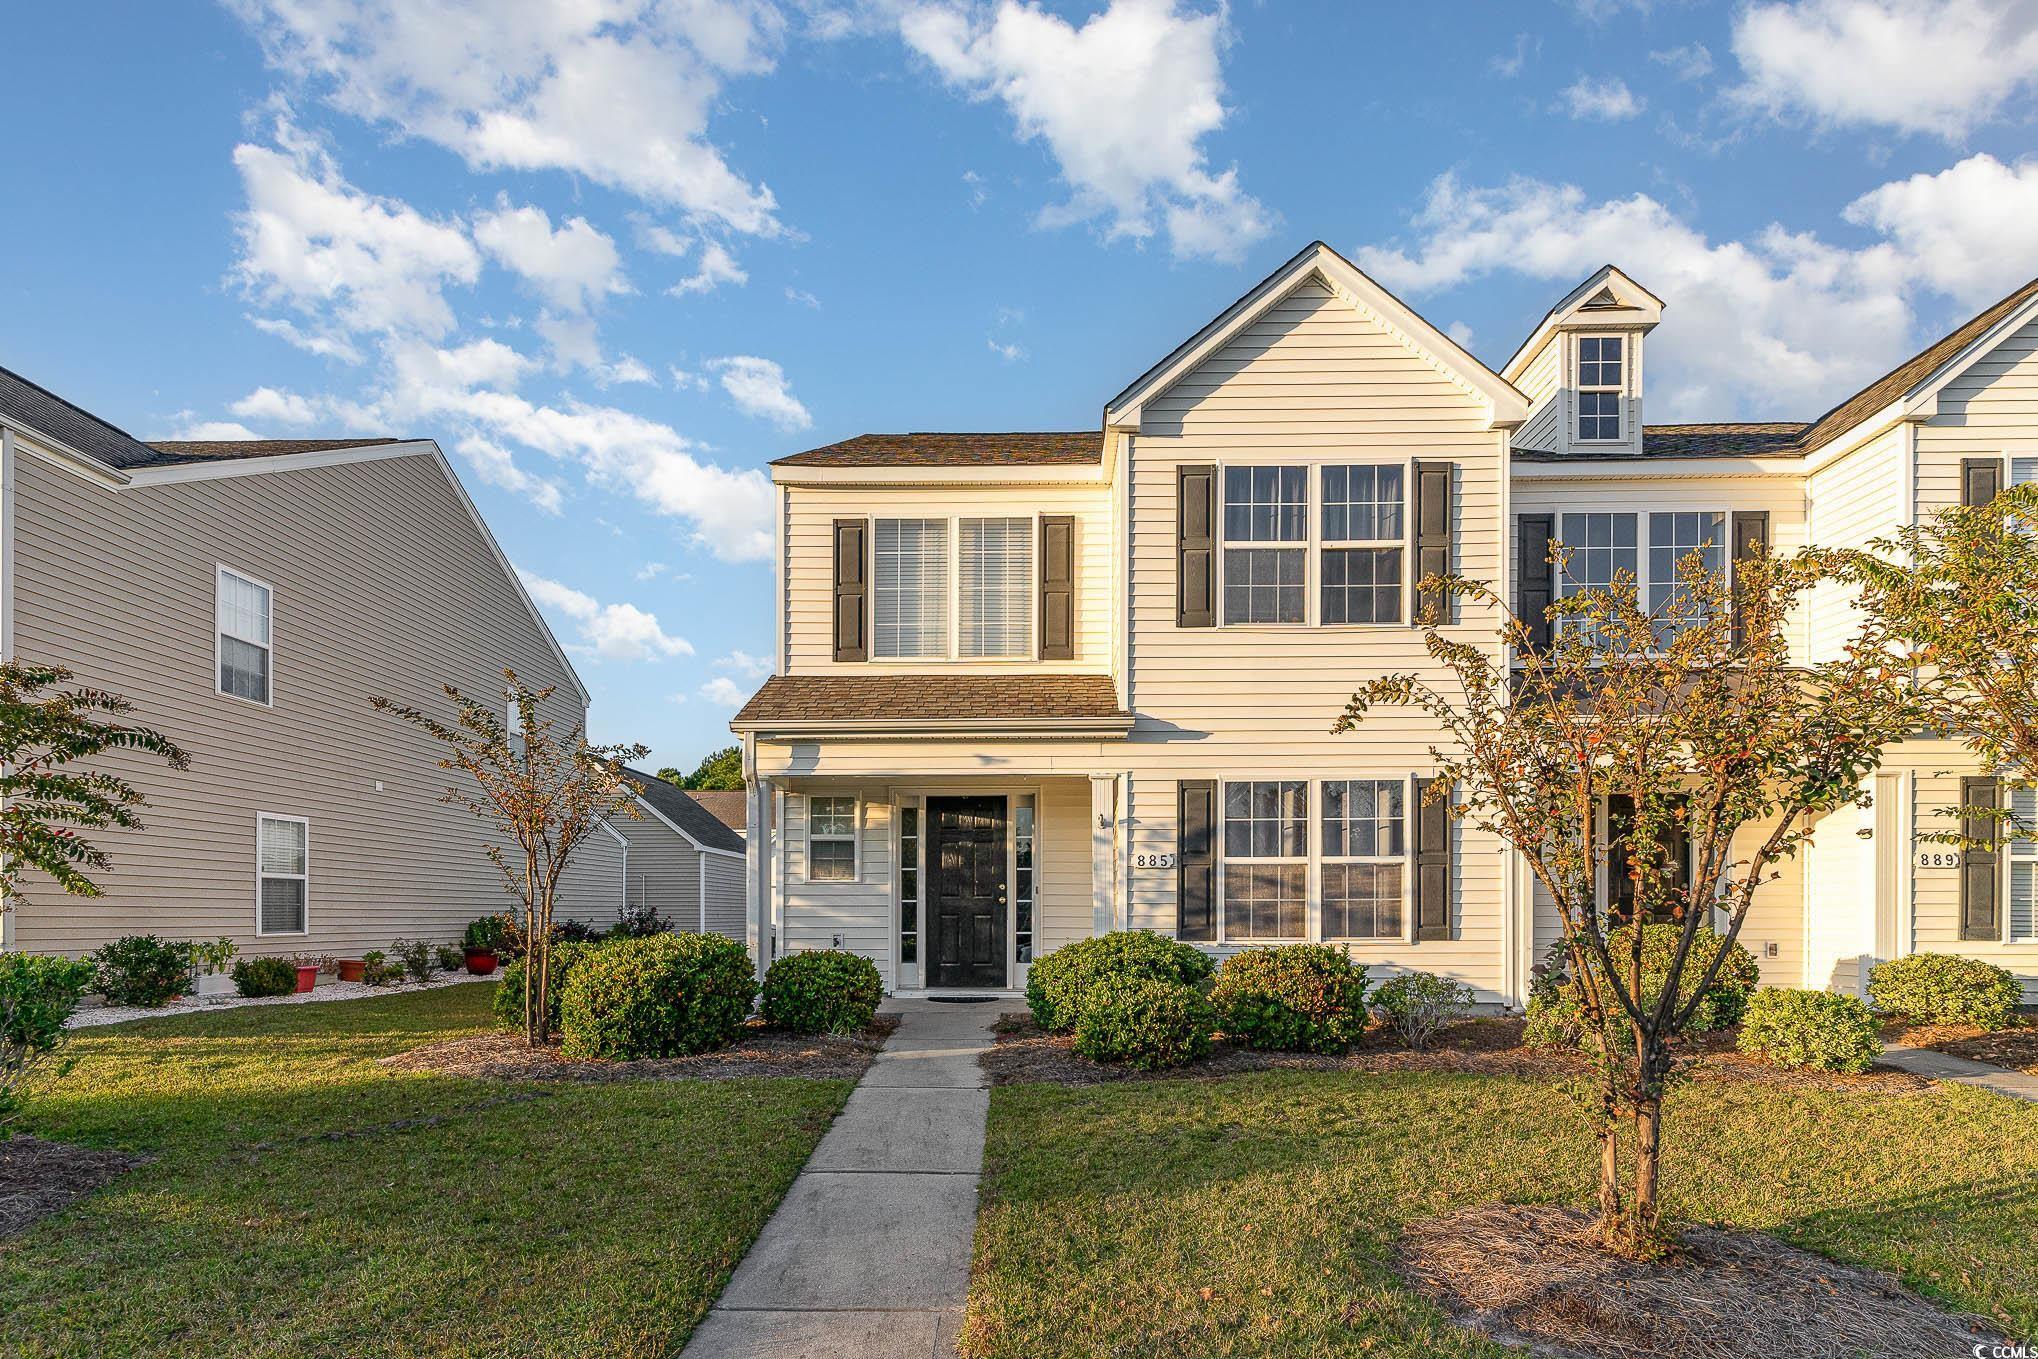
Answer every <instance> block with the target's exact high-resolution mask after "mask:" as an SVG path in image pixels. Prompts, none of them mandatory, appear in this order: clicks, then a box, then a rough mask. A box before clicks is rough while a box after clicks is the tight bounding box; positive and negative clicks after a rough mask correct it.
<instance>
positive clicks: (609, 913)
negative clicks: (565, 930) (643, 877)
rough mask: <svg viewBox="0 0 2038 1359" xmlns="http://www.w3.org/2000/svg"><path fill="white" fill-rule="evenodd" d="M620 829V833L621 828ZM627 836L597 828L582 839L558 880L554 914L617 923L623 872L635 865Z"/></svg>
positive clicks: (599, 925)
mask: <svg viewBox="0 0 2038 1359" xmlns="http://www.w3.org/2000/svg"><path fill="white" fill-rule="evenodd" d="M617 830H618V834H620V833H621V828H620V827H618V828H617ZM627 838H628V837H625V839H624V840H618V839H617V838H616V837H615V836H614V835H611V834H609V833H608V832H607V831H596V832H595V833H594V834H593V835H590V836H588V837H587V838H586V839H585V840H583V841H581V842H580V844H579V845H578V846H577V847H576V848H575V849H574V851H573V857H572V859H571V860H569V861H568V863H567V866H566V873H565V875H564V876H563V877H562V878H561V879H560V880H559V899H558V902H557V904H556V905H555V906H554V908H553V912H554V914H555V915H557V916H558V917H560V918H562V919H569V920H578V921H582V922H584V923H586V924H589V925H593V926H594V927H596V928H597V929H607V928H608V927H609V926H611V925H613V924H615V923H616V921H617V919H618V918H620V917H621V915H622V912H623V889H624V874H625V872H626V870H628V869H629V868H631V867H633V866H634V865H632V863H631V862H630V860H631V857H632V856H631V853H630V847H629V845H628V844H627V843H626V840H627ZM503 901H504V904H505V905H513V904H514V903H512V902H511V901H510V899H509V898H508V897H505V898H504V899H503Z"/></svg>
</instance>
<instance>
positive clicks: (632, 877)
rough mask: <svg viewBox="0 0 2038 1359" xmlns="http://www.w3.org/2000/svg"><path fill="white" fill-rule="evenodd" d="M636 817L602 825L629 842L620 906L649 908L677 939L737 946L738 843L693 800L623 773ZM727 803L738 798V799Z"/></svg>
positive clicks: (654, 780)
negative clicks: (722, 938)
mask: <svg viewBox="0 0 2038 1359" xmlns="http://www.w3.org/2000/svg"><path fill="white" fill-rule="evenodd" d="M623 776H624V777H625V778H626V779H628V780H629V782H630V785H631V787H632V788H633V789H634V790H635V793H636V799H637V811H638V815H637V816H636V817H635V818H634V819H633V818H630V817H627V816H618V817H615V818H613V819H612V820H611V821H610V822H609V824H610V825H611V826H613V827H614V828H615V829H616V831H617V833H619V834H620V835H622V836H623V838H624V839H626V840H628V841H629V854H628V858H627V861H626V863H625V864H624V868H623V881H624V883H625V884H626V886H625V897H624V899H625V901H626V902H627V903H628V905H629V906H630V907H631V908H633V909H635V910H638V911H642V910H644V909H646V908H650V909H652V910H655V911H657V912H658V918H659V919H660V920H662V921H664V922H665V924H666V925H667V926H669V927H670V928H672V929H675V930H679V931H680V932H682V933H685V934H726V935H728V936H729V937H730V938H731V939H736V940H742V939H743V938H744V907H745V903H744V896H743V893H744V856H743V837H742V835H740V834H738V833H737V832H736V831H733V830H731V829H730V828H729V827H728V826H727V825H725V824H724V823H723V821H722V820H721V818H720V817H718V816H716V815H715V814H714V813H712V812H711V811H709V810H708V808H707V807H706V806H704V805H703V800H702V798H701V795H700V794H697V793H690V792H688V791H686V790H685V789H683V788H679V787H677V786H675V785H673V784H670V783H667V782H666V781H665V780H664V779H661V778H659V777H658V776H656V775H655V774H647V773H645V772H644V771H643V770H641V769H628V768H626V769H624V770H623ZM732 796H735V797H738V798H740V797H741V796H742V794H741V793H736V794H733V795H732Z"/></svg>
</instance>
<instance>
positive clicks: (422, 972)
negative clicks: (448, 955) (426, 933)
mask: <svg viewBox="0 0 2038 1359" xmlns="http://www.w3.org/2000/svg"><path fill="white" fill-rule="evenodd" d="M389 953H390V956H391V957H392V958H394V959H395V961H396V964H397V966H399V967H401V968H402V969H403V974H404V976H406V977H408V978H410V979H411V980H412V981H414V982H417V983H418V984H419V985H423V984H424V983H426V982H428V981H430V980H431V979H432V946H431V943H430V941H428V940H424V939H399V940H397V941H396V942H395V943H393V944H391V945H390V946H389Z"/></svg>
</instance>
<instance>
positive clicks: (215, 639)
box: [212, 562, 276, 708]
mask: <svg viewBox="0 0 2038 1359" xmlns="http://www.w3.org/2000/svg"><path fill="white" fill-rule="evenodd" d="M228 576H233V577H234V578H236V579H237V580H244V581H246V582H247V583H248V584H250V585H255V586H259V587H260V588H261V590H262V594H263V597H264V598H265V599H267V600H268V602H269V603H268V609H267V622H268V624H269V640H268V641H267V642H266V643H263V642H257V641H254V640H252V639H250V638H247V637H236V638H234V640H235V641H237V642H246V643H247V644H248V645H249V646H259V647H261V648H262V649H263V650H264V651H266V652H268V653H269V697H268V698H267V699H262V700H257V699H252V698H242V697H241V696H240V695H239V694H230V693H228V692H227V691H226V688H225V686H224V685H222V684H221V683H220V682H219V668H220V664H221V663H222V662H223V661H224V660H225V659H226V648H225V646H223V645H222V644H221V639H222V638H224V637H225V636H226V635H227V634H226V630H225V629H223V628H221V627H220V625H219V600H220V592H221V590H222V589H224V588H225V585H226V578H227V577H228ZM212 692H213V693H215V694H217V695H219V696H220V697H221V698H230V699H232V700H233V701H234V702H236V703H249V704H253V705H254V706H255V707H258V708H273V707H275V706H276V589H275V587H274V586H272V585H270V584H269V582H267V581H265V580H258V579H256V578H255V577H254V576H251V575H249V574H248V573H247V572H245V571H242V570H240V569H239V568H237V567H232V566H228V565H227V564H226V563H225V562H214V563H213V564H212Z"/></svg>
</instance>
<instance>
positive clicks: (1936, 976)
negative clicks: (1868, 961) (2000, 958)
mask: <svg viewBox="0 0 2038 1359" xmlns="http://www.w3.org/2000/svg"><path fill="white" fill-rule="evenodd" d="M1868 998H1869V999H1870V1000H1871V1001H1873V1002H1874V1004H1875V1008H1876V1009H1878V1010H1880V1011H1881V1012H1882V1013H1884V1014H1893V1015H1902V1016H1903V1017H1904V1018H1906V1019H1909V1020H1911V1021H1913V1022H1914V1023H1918V1024H1972V1025H1974V1026H1975V1027H1976V1028H1980V1029H2000V1028H2004V1027H2006V1026H2007V1025H2008V1024H2009V1022H2010V1017H2011V1016H2012V1015H2014V1014H2015V1013H2016V1010H2017V1005H2018V1004H2019V1002H2021V1001H2022V999H2023V991H2022V988H2021V987H2019V986H2018V985H2017V979H2016V978H2015V977H2014V976H2012V975H2011V974H2009V973H2008V972H2005V971H2004V970H2003V969H2002V968H2000V967H1997V966H1996V965H1995V964H1993V963H1985V962H1983V961H1982V960H1981V959H1979V958H1959V957H1955V956H1954V955H1953V954H1950V953H1913V954H1912V955H1911V956H1910V957H1908V958H1898V959H1896V960H1895V961H1893V962H1887V963H1878V964H1877V965H1876V966H1874V967H1872V968H1870V969H1869V971H1868Z"/></svg>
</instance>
